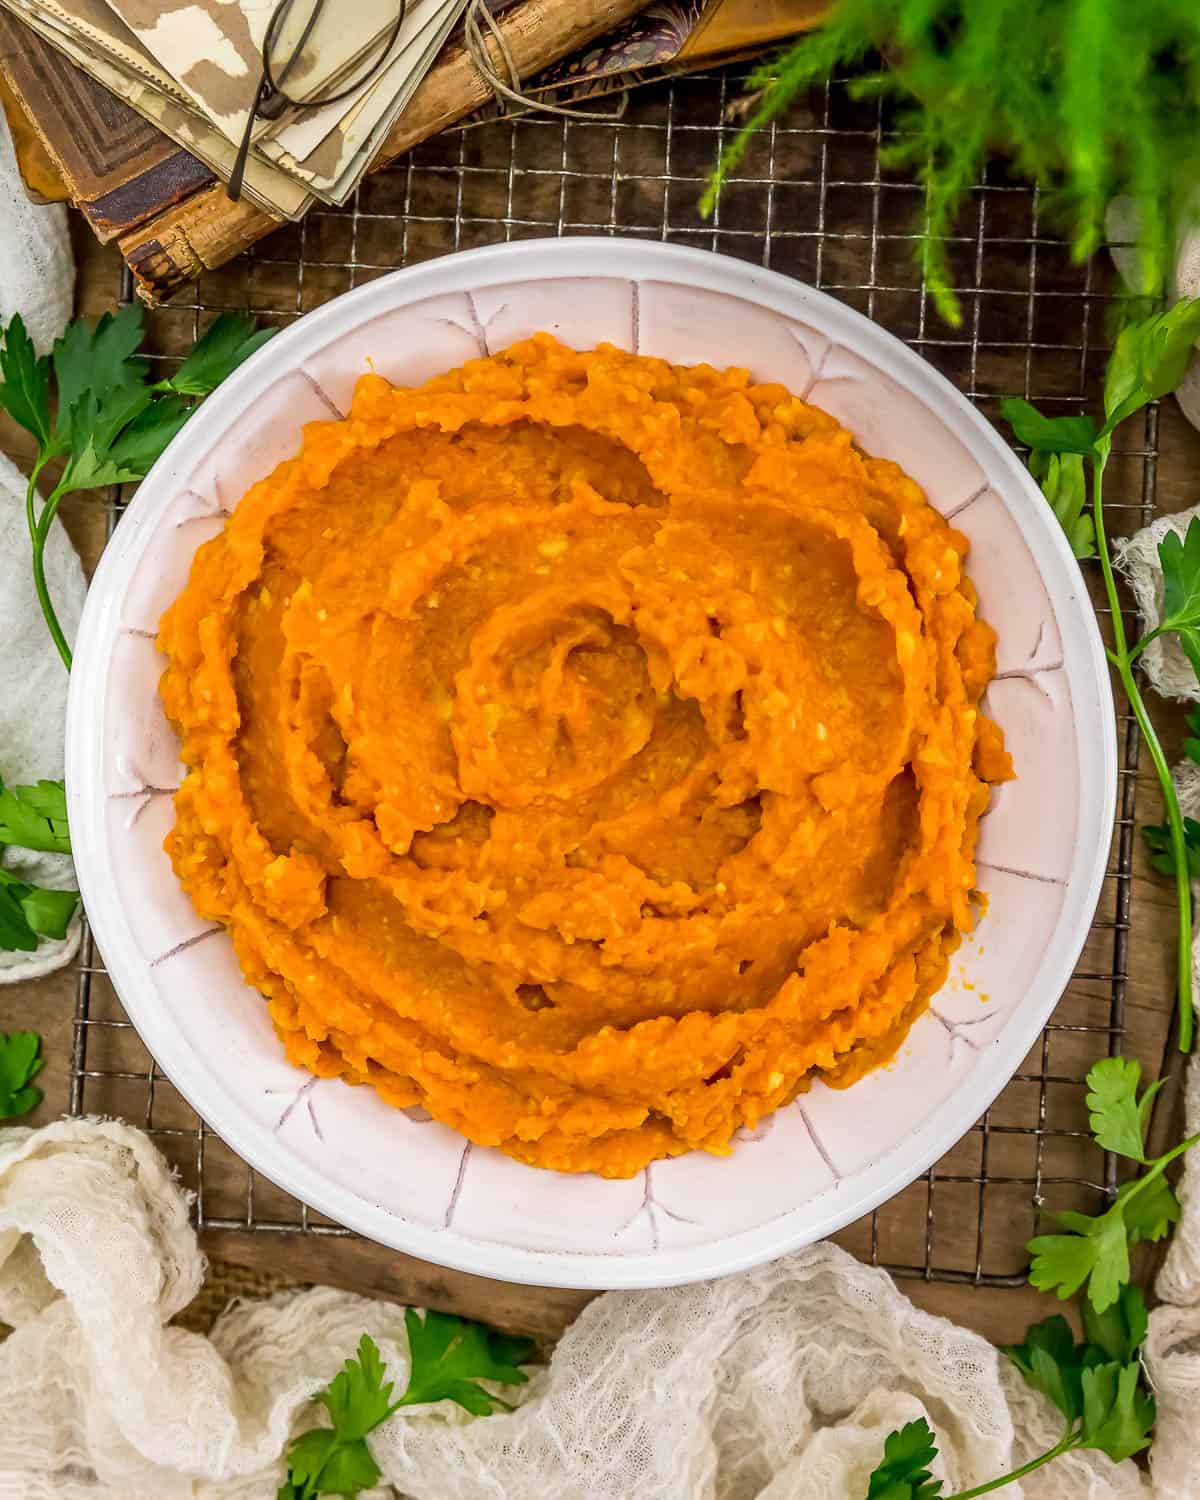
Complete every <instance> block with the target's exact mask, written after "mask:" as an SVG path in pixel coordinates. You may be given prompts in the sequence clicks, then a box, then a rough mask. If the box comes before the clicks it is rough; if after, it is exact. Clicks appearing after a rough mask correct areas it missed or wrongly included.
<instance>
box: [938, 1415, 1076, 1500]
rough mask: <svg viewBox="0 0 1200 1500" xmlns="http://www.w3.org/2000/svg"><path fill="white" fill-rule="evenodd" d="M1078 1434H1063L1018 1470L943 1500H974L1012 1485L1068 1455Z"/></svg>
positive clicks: (1074, 1444) (1074, 1445)
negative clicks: (1063, 1455) (1051, 1446)
mask: <svg viewBox="0 0 1200 1500" xmlns="http://www.w3.org/2000/svg"><path fill="white" fill-rule="evenodd" d="M1079 1441H1080V1440H1079V1434H1078V1433H1075V1432H1069V1431H1068V1432H1065V1433H1063V1435H1062V1437H1061V1438H1059V1440H1058V1442H1057V1443H1055V1445H1054V1447H1053V1448H1051V1449H1049V1450H1048V1451H1047V1452H1045V1453H1039V1454H1038V1456H1037V1457H1036V1458H1031V1459H1030V1460H1029V1462H1028V1463H1027V1464H1022V1465H1021V1467H1020V1468H1019V1469H1013V1470H1012V1471H1011V1472H1010V1473H1008V1474H1000V1475H998V1476H997V1477H996V1478H995V1479H989V1480H988V1481H987V1483H986V1484H977V1485H976V1486H975V1488H974V1489H973V1490H958V1491H957V1492H956V1493H955V1494H953V1495H947V1496H946V1497H945V1500H975V1496H976V1495H986V1494H989V1493H990V1492H991V1491H992V1490H998V1489H1001V1488H1003V1486H1004V1485H1006V1484H1012V1482H1013V1481H1014V1480H1015V1479H1024V1478H1025V1476H1026V1474H1032V1473H1033V1471H1034V1470H1035V1469H1040V1468H1041V1467H1042V1466H1043V1464H1048V1463H1051V1462H1052V1461H1053V1460H1054V1459H1056V1458H1058V1457H1059V1456H1060V1455H1061V1454H1063V1453H1069V1452H1070V1451H1071V1449H1072V1448H1077V1447H1078V1446H1079Z"/></svg>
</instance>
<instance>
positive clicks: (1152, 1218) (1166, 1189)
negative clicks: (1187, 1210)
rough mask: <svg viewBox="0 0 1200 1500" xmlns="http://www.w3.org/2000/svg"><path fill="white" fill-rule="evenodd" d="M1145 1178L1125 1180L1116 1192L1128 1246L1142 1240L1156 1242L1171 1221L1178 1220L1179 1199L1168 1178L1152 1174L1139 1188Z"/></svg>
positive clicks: (1176, 1221) (1165, 1231) (1173, 1222)
mask: <svg viewBox="0 0 1200 1500" xmlns="http://www.w3.org/2000/svg"><path fill="white" fill-rule="evenodd" d="M1144 1181H1145V1179H1144V1178H1139V1179H1138V1181H1137V1182H1127V1183H1126V1184H1125V1186H1124V1187H1123V1188H1122V1189H1121V1191H1120V1192H1119V1193H1118V1194H1117V1202H1118V1203H1119V1204H1122V1206H1123V1212H1124V1215H1125V1227H1126V1228H1127V1229H1128V1231H1129V1243H1130V1244H1131V1245H1138V1244H1140V1243H1141V1242H1142V1241H1143V1240H1149V1241H1150V1243H1151V1244H1155V1243H1157V1242H1158V1241H1159V1240H1161V1239H1162V1238H1163V1236H1164V1235H1165V1234H1166V1233H1167V1231H1168V1230H1169V1229H1170V1227H1171V1225H1172V1224H1176V1223H1178V1222H1179V1212H1180V1210H1179V1199H1178V1198H1176V1196H1175V1193H1174V1191H1173V1190H1172V1188H1171V1184H1170V1183H1169V1182H1168V1181H1167V1179H1166V1178H1165V1177H1161V1176H1160V1177H1153V1178H1151V1179H1150V1181H1149V1182H1146V1184H1145V1186H1144V1187H1142V1186H1141V1184H1142V1182H1144ZM1135 1187H1136V1188H1138V1189H1139V1191H1138V1193H1137V1196H1136V1197H1135V1196H1134V1194H1133V1189H1134V1188H1135Z"/></svg>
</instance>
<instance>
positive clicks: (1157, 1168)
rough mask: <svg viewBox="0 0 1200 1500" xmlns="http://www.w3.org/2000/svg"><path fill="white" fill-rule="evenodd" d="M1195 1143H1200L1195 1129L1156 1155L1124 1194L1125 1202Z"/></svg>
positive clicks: (1199, 1132)
mask: <svg viewBox="0 0 1200 1500" xmlns="http://www.w3.org/2000/svg"><path fill="white" fill-rule="evenodd" d="M1195 1145H1200V1131H1197V1133H1196V1134H1195V1135H1189V1136H1188V1138H1187V1140H1186V1141H1180V1142H1179V1144H1178V1145H1176V1146H1172V1147H1171V1149H1170V1150H1169V1151H1166V1152H1164V1153H1163V1155H1162V1156H1156V1157H1155V1158H1154V1160H1153V1161H1152V1162H1150V1163H1149V1168H1148V1170H1147V1171H1146V1173H1145V1174H1144V1175H1143V1176H1141V1177H1139V1178H1138V1179H1137V1180H1136V1181H1135V1182H1134V1183H1133V1185H1132V1186H1131V1187H1130V1189H1129V1191H1128V1192H1127V1193H1126V1194H1125V1202H1126V1203H1128V1202H1129V1200H1130V1199H1131V1198H1136V1197H1137V1195H1138V1194H1139V1193H1140V1192H1141V1190H1142V1189H1143V1188H1144V1187H1148V1186H1149V1185H1150V1183H1152V1182H1153V1181H1154V1179H1155V1178H1156V1177H1161V1176H1162V1174H1163V1173H1164V1172H1165V1171H1166V1170H1167V1168H1168V1167H1169V1166H1170V1165H1171V1163H1172V1162H1173V1161H1174V1160H1175V1158H1176V1157H1177V1156H1182V1155H1183V1153H1184V1152H1185V1151H1190V1150H1191V1149H1192V1147H1193V1146H1195Z"/></svg>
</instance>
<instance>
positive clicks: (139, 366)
mask: <svg viewBox="0 0 1200 1500" xmlns="http://www.w3.org/2000/svg"><path fill="white" fill-rule="evenodd" d="M274 332H275V330H274V329H270V328H268V329H262V330H260V331H257V332H256V331H255V329H254V324H253V321H252V320H251V319H250V318H248V317H246V316H245V315H244V314H235V313H226V314H222V316H221V317H219V318H218V319H217V320H216V322H215V323H214V324H213V326H212V327H211V328H210V329H209V330H208V332H207V333H206V334H205V335H204V337H203V338H202V339H201V340H200V341H199V342H198V343H197V345H196V347H195V348H194V349H193V350H192V352H191V354H190V355H189V356H188V358H187V359H185V360H184V362H183V365H182V366H181V367H180V369H179V370H178V371H177V372H176V374H175V375H174V376H172V377H171V378H170V379H168V380H161V381H158V382H157V383H156V384H150V383H149V373H148V365H147V361H146V359H145V357H144V356H143V355H142V354H141V353H140V352H139V350H140V348H141V343H142V336H143V329H142V313H141V309H140V308H139V307H136V306H129V307H123V308H121V309H120V310H119V311H118V312H116V313H105V315H104V316H103V317H102V318H100V319H99V321H98V322H96V323H95V324H94V325H93V324H88V323H84V322H75V323H71V324H69V325H68V326H67V328H66V329H65V331H64V332H63V334H62V336H61V337H60V338H59V339H58V340H57V341H56V342H55V345H54V348H53V350H52V351H51V353H50V355H49V357H46V356H43V357H42V358H40V359H39V358H38V357H37V356H36V355H35V353H34V349H33V345H32V344H31V342H30V340H29V335H28V333H27V332H26V330H25V325H24V324H23V323H22V322H21V319H20V318H19V317H14V318H12V319H11V320H10V322H9V324H8V326H7V328H6V329H3V330H0V377H2V378H0V407H3V408H4V409H5V410H7V411H8V412H9V413H10V414H11V415H12V416H13V417H14V418H15V420H16V421H18V422H20V423H21V425H22V426H23V427H25V428H27V429H28V430H29V431H30V432H31V433H33V435H34V437H36V438H37V440H38V455H37V458H36V459H35V461H34V465H33V472H32V474H31V477H30V480H29V488H28V492H27V494H26V509H27V512H28V516H29V535H30V542H31V543H32V547H33V581H34V588H35V590H36V593H37V596H38V602H39V603H40V605H41V608H42V614H43V615H44V617H45V620H46V625H47V628H48V629H49V631H50V634H51V636H52V637H53V639H54V644H55V646H56V647H57V648H58V653H59V655H60V656H61V657H62V660H63V664H64V666H66V667H67V668H68V669H70V666H71V648H70V646H69V645H68V643H67V638H66V636H65V634H64V633H63V630H62V626H61V625H60V624H59V621H58V618H57V616H56V615H55V612H54V604H53V601H52V600H51V598H50V590H49V586H48V585H47V582H46V570H45V552H46V542H47V539H48V537H49V535H50V527H51V525H52V523H53V521H54V516H55V513H56V512H57V510H58V506H59V503H60V501H61V500H62V498H63V496H64V495H68V494H71V493H73V492H74V491H79V490H94V489H99V488H102V487H106V486H108V485H114V484H124V483H132V482H136V481H137V480H139V479H143V478H145V476H146V474H147V473H148V472H149V470H150V468H151V466H152V465H153V464H154V462H155V461H156V460H157V459H158V457H159V456H160V455H161V454H162V452H163V450H164V449H165V448H166V447H167V444H168V443H170V441H171V439H172V438H173V437H174V436H175V434H176V433H177V432H178V431H179V429H180V427H182V426H183V424H184V422H185V421H186V420H187V418H188V416H189V415H190V413H191V412H192V410H193V409H194V405H195V399H196V398H197V397H199V396H203V395H206V394H207V393H208V392H209V391H211V390H212V388H213V387H214V386H215V385H216V384H217V383H218V382H219V381H221V380H223V379H224V377H225V376H226V375H227V374H228V373H229V372H230V370H232V369H234V368H235V367H236V366H237V365H239V364H240V363H241V361H242V360H243V359H245V358H246V357H247V356H248V355H249V354H251V353H252V352H253V351H254V350H255V349H257V348H259V347H260V346H261V345H262V344H263V343H264V342H265V341H266V340H267V339H268V338H270V337H271V336H272V335H273V333H274ZM52 380H53V386H54V390H55V394H56V397H57V401H56V403H54V412H53V416H52V415H51V406H52V403H51V384H52ZM61 453H65V454H66V455H67V461H66V464H65V466H64V468H63V473H62V477H61V478H60V479H59V481H58V483H57V485H55V487H54V489H53V490H52V491H51V493H50V495H49V496H48V497H47V498H46V499H45V501H44V502H42V504H41V507H40V509H39V508H38V503H37V502H38V498H39V497H38V492H37V476H38V475H39V474H40V473H41V471H42V469H43V468H44V466H45V465H46V463H47V461H48V460H49V459H51V458H53V457H55V456H56V455H58V454H61Z"/></svg>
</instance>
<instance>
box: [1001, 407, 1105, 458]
mask: <svg viewBox="0 0 1200 1500" xmlns="http://www.w3.org/2000/svg"><path fill="white" fill-rule="evenodd" d="M1000 411H1001V413H1002V415H1003V417H1004V420H1005V421H1006V422H1007V423H1008V424H1009V426H1010V427H1011V428H1012V430H1013V432H1014V433H1015V434H1016V437H1017V441H1018V442H1021V443H1024V444H1025V446H1026V447H1027V448H1032V449H1033V450H1034V451H1035V452H1040V453H1078V454H1085V453H1091V451H1092V448H1093V447H1094V445H1095V442H1096V424H1095V423H1094V422H1093V421H1092V419H1091V417H1044V416H1043V415H1042V414H1041V412H1040V411H1038V409H1037V407H1036V406H1031V405H1030V404H1029V402H1028V401H1023V400H1022V399H1021V398H1020V397H1019V396H1009V397H1007V398H1006V399H1005V400H1004V401H1002V402H1001V403H1000Z"/></svg>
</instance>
